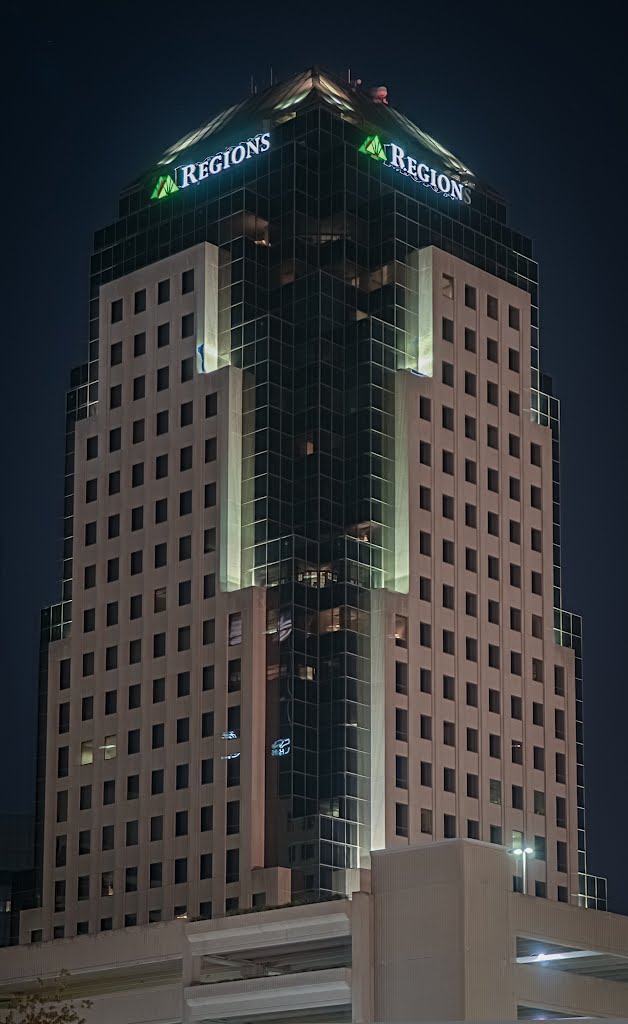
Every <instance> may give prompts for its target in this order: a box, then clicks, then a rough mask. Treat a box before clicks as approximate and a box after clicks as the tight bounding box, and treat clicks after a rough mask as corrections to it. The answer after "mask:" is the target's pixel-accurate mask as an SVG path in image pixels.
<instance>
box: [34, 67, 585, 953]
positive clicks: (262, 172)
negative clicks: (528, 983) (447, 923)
mask: <svg viewBox="0 0 628 1024" xmlns="http://www.w3.org/2000/svg"><path fill="white" fill-rule="evenodd" d="M385 100H386V97H385V90H383V91H382V90H379V91H376V92H375V94H372V95H369V94H366V93H364V92H363V91H361V90H360V89H359V88H358V87H356V86H354V85H352V84H350V83H347V82H342V81H341V80H340V79H338V78H336V77H334V76H332V75H330V74H326V73H322V72H319V71H317V70H310V71H306V72H304V73H303V74H299V75H296V76H294V77H293V78H291V79H289V80H288V81H286V82H284V83H281V84H279V85H275V86H272V87H271V88H269V89H267V90H265V91H264V92H262V93H261V94H259V95H256V96H253V97H251V98H249V99H247V100H245V101H244V102H242V103H240V104H238V105H236V106H234V107H230V108H229V109H228V110H226V111H223V112H222V113H221V114H219V115H218V116H216V117H215V118H213V120H212V121H210V122H209V123H208V124H206V125H204V126H203V127H202V128H200V129H199V130H198V131H196V132H192V133H191V134H189V135H187V136H185V137H184V138H183V139H182V140H181V141H180V142H179V143H177V144H176V145H175V146H173V147H172V148H171V149H170V150H169V151H168V152H167V153H166V154H165V155H164V157H163V158H162V160H161V161H159V163H158V164H157V165H156V166H155V167H154V168H152V169H151V171H150V172H149V173H148V174H147V175H146V176H145V177H143V178H142V179H141V180H139V181H137V182H136V183H134V184H133V185H131V186H130V187H129V188H127V189H126V190H125V191H124V193H123V194H122V197H121V200H120V209H119V217H118V219H117V220H116V221H115V223H113V224H112V225H111V226H109V227H107V228H105V229H103V230H102V231H99V232H97V234H96V238H95V245H94V253H93V256H92V264H91V285H90V288H91V290H90V324H89V356H88V361H87V362H86V363H85V364H84V365H83V366H81V367H80V368H79V369H77V370H76V371H75V372H74V375H73V379H72V387H71V390H70V392H69V395H68V403H67V425H68V426H67V447H66V495H65V532H64V563H63V564H64V578H63V598H62V601H61V603H60V604H59V605H55V606H54V607H52V608H50V609H49V610H47V611H46V613H45V614H44V624H43V646H42V672H41V711H42V714H41V721H42V723H43V724H42V730H41V735H40V778H39V794H38V797H39V848H40V865H41V884H42V906H41V908H40V909H38V910H35V911H29V912H28V915H25V916H24V918H23V938H24V939H25V940H28V938H29V937H31V938H32V937H35V938H41V937H43V938H45V939H48V938H54V937H60V936H62V935H65V936H72V935H75V934H77V933H78V934H81V933H85V932H95V931H99V930H107V929H111V928H114V929H115V928H121V927H123V926H125V925H126V926H130V925H134V924H144V923H147V922H150V921H156V920H167V919H170V918H173V917H177V916H186V915H187V916H188V917H198V916H200V917H209V916H222V915H224V914H225V913H228V912H230V911H232V910H236V909H240V910H242V909H247V908H249V907H259V906H263V905H276V904H279V903H284V902H287V901H289V900H290V898H291V896H294V895H296V894H305V893H307V894H311V895H312V896H313V897H314V898H316V897H317V896H319V895H320V896H324V895H325V894H329V893H334V892H338V893H345V892H347V891H350V885H351V883H352V881H353V880H354V878H355V876H354V874H352V873H353V872H355V870H356V869H358V868H359V867H361V866H362V867H363V866H366V865H368V862H369V854H370V851H371V850H372V849H379V848H382V847H386V848H394V847H396V846H402V845H406V844H408V843H410V844H417V843H427V842H431V841H433V840H439V839H443V838H448V837H454V836H462V837H469V838H471V839H477V840H482V841H485V842H493V843H497V844H503V845H506V846H508V847H513V846H514V848H521V849H526V848H528V847H529V848H530V849H532V850H533V851H534V857H529V858H528V859H527V880H526V882H527V885H526V887H527V890H528V892H529V893H530V894H531V895H534V894H536V895H538V896H545V897H547V898H549V899H553V900H561V901H573V902H581V903H584V904H587V903H588V904H589V905H592V906H604V900H605V894H604V891H603V883H602V881H601V880H597V879H595V878H593V877H591V876H588V875H587V873H586V862H585V844H584V781H583V777H582V773H583V755H582V749H583V748H582V711H581V709H582V692H581V691H582V678H581V660H580V659H581V651H580V642H581V641H580V636H581V631H580V623H579V620H578V619H577V617H575V616H573V615H571V614H570V613H568V612H566V611H564V610H563V607H562V594H561V578H560V526H559V476H558V445H559V426H558V424H559V413H558V401H557V399H556V398H555V397H553V394H552V391H551V386H550V385H549V383H548V381H547V380H546V379H545V378H543V377H542V375H541V373H540V370H539V347H538V315H537V306H538V295H537V267H536V264H535V262H534V259H533V254H532V246H531V243H530V241H529V240H528V239H527V238H525V237H524V236H522V235H520V234H518V233H517V232H515V231H513V229H512V228H511V227H510V226H509V224H508V218H507V213H506V207H505V204H504V202H503V200H502V199H501V198H500V196H499V195H497V194H496V193H495V192H494V190H492V189H491V188H490V187H488V186H487V185H485V184H484V183H482V182H481V181H479V180H478V179H477V178H476V177H475V176H474V174H473V173H472V172H471V171H470V170H469V169H468V168H467V167H466V166H465V165H464V164H463V163H462V162H461V161H460V160H458V159H457V158H456V157H454V156H453V155H452V154H451V153H450V152H448V151H447V150H446V149H445V148H444V147H442V146H441V145H439V143H437V142H436V141H435V140H434V139H432V138H431V137H430V136H428V135H426V134H425V133H424V132H423V131H421V130H420V129H419V128H417V127H416V126H415V125H414V124H413V123H412V122H410V121H409V120H407V118H405V117H404V116H403V115H401V114H400V113H398V112H397V111H396V110H394V109H393V108H392V107H390V106H388V104H387V103H386V102H385ZM513 871H514V873H515V876H514V884H515V886H516V887H517V886H521V884H522V874H521V866H520V865H519V866H517V863H516V861H513Z"/></svg>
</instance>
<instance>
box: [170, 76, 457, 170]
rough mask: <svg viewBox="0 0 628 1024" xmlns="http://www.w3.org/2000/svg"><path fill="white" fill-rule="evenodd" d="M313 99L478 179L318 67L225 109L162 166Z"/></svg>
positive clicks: (405, 122)
mask: <svg viewBox="0 0 628 1024" xmlns="http://www.w3.org/2000/svg"><path fill="white" fill-rule="evenodd" d="M312 100H318V101H320V100H322V101H324V102H325V103H327V104H328V105H329V106H330V107H332V108H333V109H335V110H337V111H340V112H341V113H342V114H343V115H344V116H345V117H346V119H347V120H349V121H352V122H353V123H355V124H357V125H359V126H360V127H363V128H364V129H369V128H376V129H377V130H378V131H379V132H380V133H381V134H383V135H384V136H385V137H386V136H391V135H392V136H393V137H394V136H395V134H396V133H398V132H400V131H401V132H403V134H404V135H405V136H409V137H410V138H414V139H416V140H417V142H418V143H419V144H420V145H421V147H422V148H423V149H426V150H428V151H430V152H431V153H433V154H434V155H435V156H437V157H438V159H439V161H440V162H442V164H443V165H444V166H445V167H446V168H447V169H448V170H449V171H450V172H453V173H455V174H457V175H460V176H461V177H463V178H465V179H466V180H467V181H468V182H473V181H475V180H476V179H475V176H474V174H473V172H472V171H470V170H469V168H468V167H467V166H466V165H465V164H463V163H462V161H461V160H459V159H458V158H457V157H456V156H454V155H453V153H450V152H449V150H448V149H446V148H445V147H444V146H441V144H440V142H437V141H436V139H434V138H432V136H431V135H428V134H427V133H426V132H424V131H423V129H422V128H419V127H418V126H417V125H416V124H414V123H413V122H412V121H410V120H409V119H408V118H407V117H405V116H404V115H403V114H401V113H399V111H398V110H395V109H394V108H393V107H391V106H389V105H388V104H387V103H382V102H381V100H380V101H378V100H376V99H373V98H372V97H371V96H370V95H369V94H368V93H367V92H364V91H363V90H362V89H361V88H359V86H358V85H356V84H353V83H351V82H348V81H344V80H343V79H342V78H340V77H339V76H338V75H335V74H333V73H331V72H328V71H322V70H320V69H318V68H315V67H313V68H309V69H308V70H307V71H303V72H300V73H299V74H296V75H292V77H290V78H288V79H286V80H285V81H283V82H279V83H277V84H276V85H271V86H269V87H268V88H267V89H264V90H263V91H262V92H260V93H256V94H255V95H253V96H249V97H248V98H247V99H245V100H243V101H242V102H241V103H236V104H235V105H234V106H231V107H227V108H226V110H223V111H221V113H220V114H217V115H216V116H215V117H213V118H212V119H211V121H207V122H206V124H203V125H201V127H200V128H197V129H196V131H193V132H190V133H189V134H188V135H184V136H183V138H182V139H179V141H178V142H175V144H174V145H173V146H170V147H169V149H167V150H166V152H165V153H164V154H163V156H162V157H161V159H160V160H159V162H158V166H159V167H164V166H166V165H169V164H172V163H174V162H175V161H176V160H178V158H179V156H180V154H181V153H182V152H183V151H184V150H186V149H189V148H191V147H192V146H194V147H196V146H197V145H199V143H201V142H203V141H204V140H206V139H208V138H210V137H211V136H212V135H216V134H217V133H218V132H222V131H223V130H224V129H225V128H226V127H228V126H229V125H230V124H231V123H233V124H234V126H235V125H236V124H237V123H239V122H241V121H242V122H245V123H246V122H250V121H252V120H254V119H257V120H259V119H261V118H267V119H270V120H272V121H274V122H275V123H277V122H280V121H281V120H284V119H287V118H288V117H289V116H290V115H291V114H292V113H293V112H296V111H297V110H298V109H299V108H302V107H304V106H307V105H308V101H309V102H311V101H312Z"/></svg>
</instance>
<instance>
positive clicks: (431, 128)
mask: <svg viewBox="0 0 628 1024" xmlns="http://www.w3.org/2000/svg"><path fill="white" fill-rule="evenodd" d="M578 6H579V5H575V6H574V7H571V8H570V6H569V5H564V4H563V3H561V4H556V5H554V6H552V4H551V2H549V3H546V4H544V5H542V6H541V5H539V6H538V7H535V6H534V5H533V4H517V5H515V4H505V3H500V4H495V5H493V4H487V3H484V4H467V5H464V6H463V5H460V6H458V5H456V4H455V3H450V2H448V0H442V2H439V0H434V2H432V3H431V4H425V3H416V2H415V3H413V4H409V3H408V2H407V0H398V2H395V0H389V2H388V3H380V4H377V5H375V4H373V5H369V4H368V3H366V4H365V3H357V2H355V3H351V4H341V3H334V4H327V5H326V4H324V3H320V2H319V3H297V2H292V3H289V4H282V3H268V2H261V0H260V2H259V3H257V4H254V5H253V4H250V3H248V2H247V0H239V2H238V3H231V4H229V3H216V2H207V0H206V2H205V3H197V2H194V0H191V2H187V3H174V2H173V0H170V2H169V3H167V4H166V3H163V2H161V0H153V2H150V3H146V2H144V3H138V2H134V0H130V2H128V3H124V4H123V3H115V2H112V0H110V2H108V3H102V2H93V3H91V4H81V5H78V4H77V5H63V4H62V5H56V6H52V5H47V7H44V5H43V4H39V5H37V4H35V5H34V6H33V5H26V4H24V5H18V7H21V8H23V9H24V10H25V12H26V13H25V15H23V16H22V15H20V14H19V13H14V14H13V15H11V18H12V21H11V23H10V24H9V25H7V24H6V20H5V23H4V26H3V27H4V29H5V31H4V33H3V35H4V47H5V53H4V55H3V64H4V72H5V73H6V74H7V81H6V83H5V85H4V89H3V98H4V101H5V103H4V117H3V122H4V123H3V126H2V135H3V148H4V153H5V157H4V166H3V172H4V173H3V182H2V211H3V221H4V227H5V230H4V232H3V236H4V244H3V247H2V258H3V264H4V268H3V273H2V284H3V286H4V288H5V289H6V291H5V293H4V294H3V296H2V314H3V315H2V323H3V327H4V337H3V339H2V352H3V366H2V374H1V378H0V384H1V387H2V401H1V405H0V409H1V415H2V423H1V427H2V430H1V432H0V437H1V438H2V455H1V457H2V468H3V473H2V481H3V494H4V501H3V502H2V504H1V509H0V545H1V547H0V590H1V599H0V600H1V603H0V611H1V616H0V623H1V626H0V629H1V644H0V650H1V654H2V661H1V664H0V686H1V688H2V701H1V705H0V706H1V715H0V811H19V810H22V809H25V810H26V809H28V808H29V806H30V804H31V794H32V788H33V755H34V725H35V688H36V662H37V646H38V622H39V609H40V607H41V606H42V605H44V604H48V603H50V602H52V601H56V600H57V598H58V593H59V590H58V584H57V576H58V567H59V555H60V542H59V538H60V536H61V511H62V469H63V424H64V393H65V389H66V387H67V383H68V379H69V371H70V369H71V367H73V366H74V365H76V364H78V363H80V362H82V361H83V360H84V359H85V357H86V341H85V338H86V328H87V285H88V281H87V275H88V256H89V250H90V245H91V236H92V232H93V231H94V230H95V229H96V228H98V227H101V226H104V225H105V224H108V223H110V222H111V221H113V220H114V219H115V215H116V210H117V196H118V192H119V190H120V189H121V188H122V187H123V186H124V185H125V184H126V183H128V182H129V181H130V180H132V179H133V178H134V177H135V176H137V175H138V174H139V173H140V172H142V171H143V170H145V169H146V168H147V167H148V166H150V165H151V164H152V163H153V162H154V161H155V159H156V158H157V157H158V156H159V155H160V154H161V152H162V151H163V150H164V149H165V148H166V147H167V146H168V145H169V144H171V143H172V142H174V141H175V140H176V139H178V138H179V137H180V136H181V135H183V134H184V133H185V132H186V131H188V130H189V129H192V128H195V127H197V125H198V124H200V123H202V122H203V121H204V120H206V119H208V118H209V117H210V116H211V115H212V114H213V113H215V112H216V111H218V110H220V109H221V107H223V106H224V105H227V104H230V103H233V102H237V101H239V100H240V99H242V98H244V97H245V96H246V94H247V91H248V88H249V81H250V76H251V74H253V75H254V76H255V78H256V80H257V82H258V83H259V85H260V86H261V85H264V84H268V81H269V75H270V67H271V65H272V67H273V69H274V73H275V76H279V77H284V76H287V75H289V74H291V73H292V72H295V71H298V70H301V69H303V68H304V67H306V66H308V65H310V64H314V63H317V64H322V65H327V66H329V67H330V68H332V69H334V70H337V71H339V72H344V71H345V70H346V69H347V68H348V67H350V68H351V70H352V73H353V76H354V77H360V78H362V79H363V80H364V81H365V82H367V83H369V84H371V85H379V84H385V85H387V86H388V90H389V96H390V100H391V102H392V103H393V104H394V105H395V106H397V107H398V108H399V109H400V110H402V111H403V112H404V113H405V114H407V115H408V116H409V117H410V118H412V119H413V120H414V121H416V122H417V123H418V124H419V125H421V126H422V127H423V128H425V129H426V130H427V131H428V132H430V133H431V134H433V135H434V136H435V137H436V138H437V139H439V141H441V142H442V143H443V144H445V145H446V146H448V147H449V148H450V149H452V150H453V152H454V153H456V154H458V155H459V156H460V157H461V158H462V159H463V160H464V161H465V162H466V163H467V164H468V165H469V166H470V167H471V168H472V169H473V170H474V171H475V172H476V173H477V174H478V175H479V177H481V178H483V179H485V180H487V181H490V182H491V183H492V184H493V185H494V186H495V187H496V188H497V189H499V190H500V191H501V192H502V193H503V194H504V195H505V196H507V197H508V199H509V201H510V204H511V219H512V223H513V225H514V226H515V227H516V228H517V229H519V230H521V231H522V232H523V233H525V234H527V235H531V236H532V238H534V239H535V242H536V256H537V259H538V260H539V262H540V267H541V358H542V365H543V368H544V369H545V370H546V371H548V372H550V373H551V374H552V375H553V377H554V383H555V388H556V391H557V394H558V395H559V397H560V398H561V399H562V509H563V562H564V584H565V592H566V603H567V607H569V608H571V609H573V610H575V611H578V612H580V613H581V614H583V616H584V638H585V640H584V643H585V648H584V649H585V699H586V704H585V716H586V717H585V743H586V747H585V751H586V760H587V787H588V798H587V799H588V805H587V817H588V831H589V869H590V870H592V871H595V872H597V873H599V874H606V875H608V877H609V887H610V900H611V908H612V909H616V910H618V911H623V912H624V913H628V878H627V877H626V872H625V870H624V864H625V860H626V854H625V850H626V847H627V845H628V825H627V823H626V818H625V817H624V813H625V810H626V795H625V790H626V783H627V782H628V768H627V763H626V751H627V749H628V745H627V742H626V735H625V733H626V723H627V722H628V688H627V686H626V666H625V661H624V655H625V643H626V638H625V637H624V635H623V625H624V623H625V621H626V600H625V582H626V579H627V569H628V566H627V545H626V527H625V524H626V518H627V516H626V513H627V511H628V509H627V503H626V477H625V459H624V458H623V457H621V454H620V453H621V450H622V449H623V442H625V440H626V437H627V423H626V419H627V417H626V401H625V398H624V388H625V381H626V379H627V377H628V356H627V346H626V342H627V339H626V328H625V322H626V321H625V314H624V315H622V316H620V303H621V304H622V306H623V305H624V303H625V299H624V296H625V293H626V266H625V263H626V258H625V243H624V235H625V233H626V228H627V227H628V224H627V218H626V177H627V175H628V166H627V162H626V161H625V160H624V155H625V150H626V147H625V143H624V131H625V115H624V110H623V106H622V100H623V96H624V79H623V75H624V72H625V54H624V52H623V44H622V39H621V34H620V33H619V31H618V28H617V25H615V24H614V21H613V18H611V17H606V15H607V14H609V13H610V9H609V10H605V11H600V14H601V17H600V18H599V19H598V18H597V16H596V15H595V12H594V11H592V10H589V11H588V13H587V21H586V22H585V21H580V20H578V17H577V15H576V13H575V11H576V10H577V8H578ZM5 18H6V16H5ZM7 222H8V225H7ZM622 313H624V310H623V309H622Z"/></svg>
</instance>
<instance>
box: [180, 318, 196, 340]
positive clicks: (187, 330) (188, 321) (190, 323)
mask: <svg viewBox="0 0 628 1024" xmlns="http://www.w3.org/2000/svg"><path fill="white" fill-rule="evenodd" d="M193 334H194V313H185V314H184V316H182V317H181V337H182V338H191V337H192V335H193Z"/></svg>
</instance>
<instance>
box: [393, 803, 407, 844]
mask: <svg viewBox="0 0 628 1024" xmlns="http://www.w3.org/2000/svg"><path fill="white" fill-rule="evenodd" d="M395 833H396V835H398V836H405V838H406V839H407V837H408V805H407V804H395Z"/></svg>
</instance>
